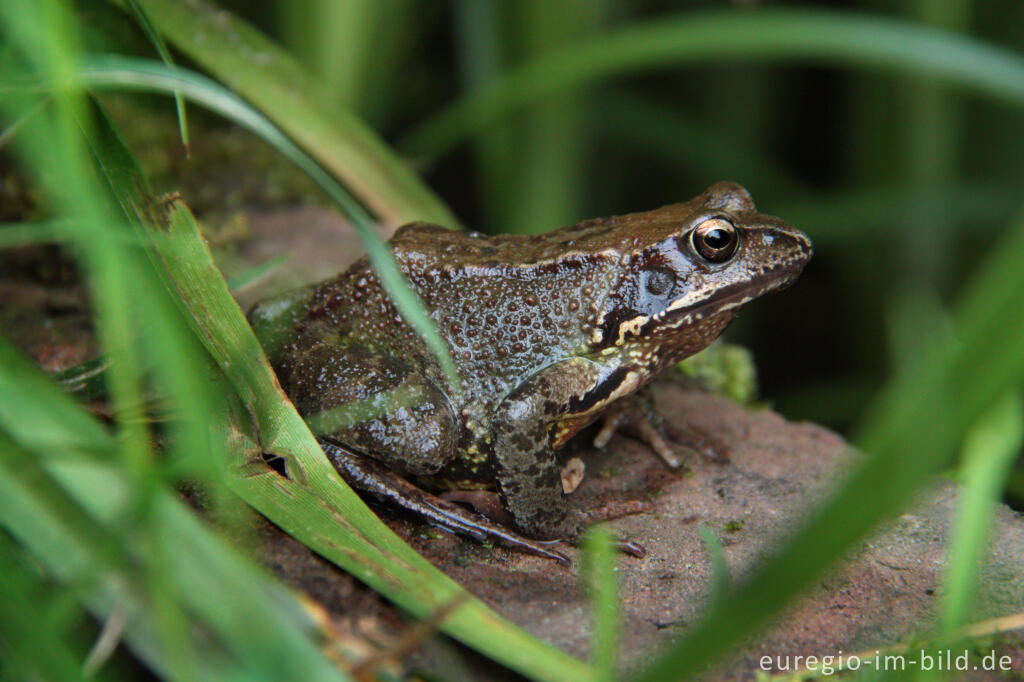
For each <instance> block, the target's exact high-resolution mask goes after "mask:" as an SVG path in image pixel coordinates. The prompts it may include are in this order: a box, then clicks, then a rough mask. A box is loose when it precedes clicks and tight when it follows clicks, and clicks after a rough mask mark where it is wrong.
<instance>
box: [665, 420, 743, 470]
mask: <svg viewBox="0 0 1024 682" xmlns="http://www.w3.org/2000/svg"><path fill="white" fill-rule="evenodd" d="M661 428H662V431H663V432H664V433H665V435H667V436H668V437H669V438H670V439H671V440H672V442H673V443H676V444H678V445H679V446H681V447H684V448H686V449H687V450H693V451H694V452H696V453H698V454H699V455H701V456H703V457H706V458H707V459H709V460H711V461H713V462H722V463H724V462H728V461H729V448H728V447H726V446H725V445H724V444H723V443H722V442H721V441H720V440H718V439H717V438H715V437H714V436H712V435H711V434H710V433H708V432H707V431H705V430H704V429H701V428H699V427H696V426H692V425H691V426H686V427H678V426H674V425H672V424H669V423H667V422H666V423H664V424H662V427H661Z"/></svg>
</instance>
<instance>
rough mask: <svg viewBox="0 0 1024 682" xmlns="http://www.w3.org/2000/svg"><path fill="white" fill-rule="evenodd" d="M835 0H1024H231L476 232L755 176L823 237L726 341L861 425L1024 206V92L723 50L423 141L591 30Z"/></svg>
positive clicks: (1013, 17) (834, 422) (664, 199)
mask: <svg viewBox="0 0 1024 682" xmlns="http://www.w3.org/2000/svg"><path fill="white" fill-rule="evenodd" d="M821 5H827V6H830V7H841V8H843V9H847V10H862V11H867V12H872V13H874V14H875V15H877V16H882V17H891V18H898V19H905V20H908V21H910V22H914V23H915V24H917V25H922V26H928V27H934V28H937V29H941V30H944V31H949V32H952V33H955V34H963V35H968V36H972V37H975V38H978V39H980V40H984V41H990V42H992V43H994V44H997V45H1000V46H1002V47H1005V48H1007V49H1010V50H1015V51H1019V50H1021V49H1022V45H1024V34H1022V33H1021V31H1020V30H1019V27H1020V26H1021V25H1024V4H1021V3H1019V2H1015V1H1014V0H1005V1H1003V2H998V1H995V2H970V1H969V0H906V1H903V2H900V1H897V0H892V1H885V2H883V1H878V0H876V1H863V2H844V3H784V2H733V3H729V2H710V1H699V2H698V1H694V2H664V1H656V0H652V1H644V0H639V1H631V2H615V1H614V0H575V1H573V0H559V1H556V2H496V1H490V0H465V1H463V2H444V3H416V2H408V1H405V0H366V1H351V2H344V3H339V2H332V1H331V0H316V1H315V2H307V3H302V5H301V8H300V7H299V6H297V5H296V4H294V3H288V2H281V3H273V2H262V3H259V2H254V3H249V2H246V3H242V2H239V3H234V6H233V9H234V10H235V11H237V12H238V13H240V14H242V15H243V16H247V17H249V18H250V19H251V20H252V21H254V22H256V23H258V24H259V25H261V27H262V28H263V29H264V30H265V31H267V32H268V33H270V34H271V35H274V36H277V37H278V38H279V39H280V40H282V41H283V42H284V43H285V45H287V46H288V47H289V48H290V49H291V50H292V51H293V52H294V53H295V54H296V55H298V56H299V57H301V58H302V59H303V61H304V62H305V63H306V64H308V66H309V68H310V69H311V70H312V71H313V72H314V73H315V74H317V77H318V82H319V83H320V84H321V85H322V87H323V95H324V97H325V98H327V99H328V101H333V102H337V103H339V104H340V105H344V106H346V107H349V108H351V109H353V110H354V111H355V112H357V113H358V114H359V115H360V116H361V117H363V118H364V119H365V120H366V121H367V122H369V123H370V124H371V125H372V126H373V128H374V129H375V130H377V131H378V132H379V133H380V134H381V135H382V136H383V137H384V138H385V139H387V140H389V141H391V142H393V143H394V144H396V145H397V148H398V151H399V152H403V151H404V152H407V153H408V154H409V159H410V162H411V163H413V164H414V167H415V168H416V169H417V170H418V171H419V172H421V173H422V175H423V176H424V177H425V178H426V180H427V182H429V184H430V185H431V186H432V187H433V188H434V189H435V190H436V191H437V192H438V193H439V194H440V196H441V197H442V198H443V199H444V200H445V201H446V202H447V203H448V204H449V205H450V206H451V207H452V208H453V210H454V211H455V212H456V214H457V215H458V217H459V218H460V219H461V220H462V222H463V223H464V224H465V225H468V226H470V227H472V228H474V229H480V230H483V231H487V232H503V231H523V232H543V231H546V230H548V229H551V228H552V227H554V226H558V225H563V224H568V223H573V222H576V221H578V220H582V219H585V218H589V217H594V216H603V215H611V214H617V213H624V212H629V211H636V210H644V209H647V208H651V207H655V206H660V205H663V204H666V203H672V202H675V201H679V200H684V199H687V198H689V197H691V196H693V195H695V194H697V193H698V192H700V191H702V190H703V189H704V188H705V187H706V186H708V185H710V184H711V183H713V182H715V181H717V180H722V179H728V180H734V181H737V182H740V183H742V184H743V185H745V186H746V187H747V188H748V189H749V190H750V191H751V192H752V194H753V196H754V198H755V200H756V201H757V202H758V206H759V208H761V210H764V211H766V212H768V213H774V214H776V215H779V216H782V217H783V218H785V219H786V220H787V221H789V222H791V223H792V224H794V225H796V226H798V227H799V228H801V229H803V230H804V231H806V232H807V233H808V234H809V235H811V237H812V238H813V240H814V242H815V246H816V254H815V258H814V261H813V263H812V265H811V267H810V268H808V269H807V271H806V272H805V274H804V275H803V277H802V278H801V280H800V282H799V284H798V285H797V286H795V287H794V288H793V289H791V290H789V291H787V292H785V293H784V294H783V295H782V296H779V297H771V298H769V299H766V300H763V301H759V302H758V304H757V305H755V306H751V307H750V308H749V309H747V310H744V311H743V313H742V315H741V316H740V317H739V319H738V320H737V321H736V322H735V323H734V325H733V327H732V328H730V330H729V332H728V338H729V339H731V340H734V341H737V342H740V343H743V344H746V345H748V346H750V347H751V348H752V349H753V350H754V352H755V358H756V362H757V365H758V369H759V372H760V377H761V385H762V395H763V397H764V398H765V399H767V400H769V401H771V403H773V404H774V405H775V406H776V407H778V409H780V410H781V411H782V412H783V413H784V414H786V415H787V416H790V417H792V418H796V419H810V420H814V421H819V422H822V423H825V424H828V425H830V426H833V427H836V428H840V429H846V428H848V427H850V425H851V424H852V423H853V422H854V421H855V420H856V419H857V418H858V417H859V416H860V414H861V411H862V409H863V408H864V406H865V404H866V403H867V401H868V400H869V398H870V396H871V395H872V394H873V393H874V392H875V391H877V389H878V388H879V386H880V385H881V383H882V382H883V380H884V378H885V377H886V376H888V374H889V373H890V372H891V371H892V370H893V368H894V367H898V366H900V365H901V364H902V363H903V361H904V359H905V358H906V357H908V356H912V355H913V354H914V353H915V352H917V349H918V348H919V344H920V343H921V341H922V338H924V337H926V336H927V335H928V333H929V331H930V330H933V329H934V328H935V327H936V325H941V324H942V318H943V316H944V315H945V309H946V306H947V305H948V302H949V300H950V297H951V295H952V294H953V292H955V291H956V290H957V288H958V287H959V286H960V285H961V284H962V282H963V281H964V278H965V277H966V276H967V275H968V274H969V273H970V272H971V271H972V269H973V268H974V266H975V265H976V264H977V261H978V259H979V258H980V257H981V255H982V254H984V253H985V252H986V249H988V248H989V247H990V246H991V244H992V243H994V241H995V240H996V238H997V234H998V232H999V230H1001V229H1003V228H1004V227H1005V226H1006V225H1007V224H1008V222H1009V220H1010V217H1011V216H1012V215H1013V212H1014V211H1015V210H1017V208H1018V203H1019V201H1020V197H1021V192H1020V187H1021V185H1022V183H1024V164H1022V163H1021V149H1024V125H1022V115H1021V111H1020V109H1019V107H1012V106H1007V105H1006V104H1005V103H1004V102H1000V101H993V100H992V99H991V98H982V97H977V96H975V95H973V94H971V93H969V92H965V91H964V90H963V89H958V88H956V87H952V86H948V85H943V84H941V83H938V82H936V81H934V80H931V79H929V78H927V77H924V76H921V75H913V76H901V75H899V74H895V75H893V74H890V73H888V69H886V68H882V69H878V70H874V69H873V70H870V71H866V70H864V69H856V68H854V69H850V68H835V67H830V66H828V65H816V64H814V63H813V62H814V60H813V59H812V60H806V61H799V62H796V63H791V62H788V61H787V62H783V63H769V62H768V60H764V59H758V58H751V59H741V58H738V57H726V58H708V59H702V60H699V61H697V62H695V63H694V64H684V65H679V66H677V65H674V64H672V63H666V64H660V65H653V66H651V67H647V68H643V69H638V70H637V71H636V72H631V73H623V74H620V75H616V76H615V77H612V78H607V79H602V80H599V81H597V82H592V83H587V84H584V86H583V87H579V88H573V89H572V90H571V91H569V92H555V93H553V95H552V96H549V97H545V98H541V99H538V100H536V101H531V102H529V103H528V104H527V105H526V106H524V107H522V108H520V109H517V110H515V111H513V112H511V113H510V114H509V115H507V116H502V117H501V118H500V119H498V120H495V121H494V122H493V123H490V122H489V123H488V124H487V125H486V126H485V128H484V130H482V131H481V132H480V134H478V135H475V136H473V137H472V138H471V139H468V140H462V141H461V142H460V143H459V144H457V145H455V146H447V145H445V146H444V148H434V147H433V145H432V142H431V140H429V139H428V140H425V141H424V140H422V139H420V141H421V142H423V143H422V144H420V145H419V146H418V148H417V147H416V146H414V145H412V144H411V143H413V142H416V141H417V140H416V134H417V131H422V128H420V126H421V124H423V123H424V121H426V120H429V119H431V118H432V116H434V115H435V114H436V113H437V112H438V111H439V110H441V109H442V108H443V107H444V106H446V105H447V104H448V103H450V102H451V101H452V100H453V99H455V98H457V97H459V96H460V95H461V94H462V93H465V92H466V91H468V90H473V89H477V88H480V87H482V86H485V85H487V84H488V83H491V82H493V81H495V80H496V79H499V78H501V77H502V76H503V75H505V74H507V73H509V72H510V71H512V70H514V69H515V68H516V67H517V66H521V65H522V64H524V63H527V62H529V61H531V60H533V59H536V58H538V57H541V56H543V55H545V54H551V53H552V52H553V51H555V50H558V49H559V48H563V47H565V46H567V45H570V44H572V43H573V42H574V41H580V40H586V39H587V38H592V37H593V36H599V35H601V34H602V33H603V32H606V31H609V30H612V29H615V28H621V27H629V26H630V25H634V24H636V23H638V22H644V23H648V22H650V23H652V24H658V23H659V22H662V23H664V24H668V23H671V22H672V21H674V20H676V19H677V18H679V17H680V16H682V15H683V14H685V13H686V12H689V11H696V10H705V9H729V8H731V9H733V10H734V11H735V12H736V13H737V14H741V13H744V12H747V11H749V10H751V9H759V8H777V7H786V8H792V7H815V6H821ZM708 38H709V39H710V40H711V41H713V40H714V36H713V35H711V36H708ZM808 62H810V63H808ZM435 152H436V153H435ZM979 361H981V359H979Z"/></svg>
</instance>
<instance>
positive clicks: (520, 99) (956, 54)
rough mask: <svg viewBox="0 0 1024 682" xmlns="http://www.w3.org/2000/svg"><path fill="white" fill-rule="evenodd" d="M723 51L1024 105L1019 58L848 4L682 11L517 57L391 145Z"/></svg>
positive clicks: (445, 147) (439, 142)
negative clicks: (845, 8) (871, 73)
mask: <svg viewBox="0 0 1024 682" xmlns="http://www.w3.org/2000/svg"><path fill="white" fill-rule="evenodd" d="M725 59H728V60H732V61H735V60H737V59H747V60H760V61H765V60H775V61H782V60H789V61H797V60H800V61H807V62H813V63H816V64H828V65H834V66H843V67H856V68H858V69H861V70H863V69H877V70H879V71H883V72H890V73H904V74H909V75H928V76H932V77H934V78H935V79H936V80H937V81H942V82H946V83H949V84H951V85H956V86H961V87H964V88H968V89H971V90H974V91H976V92H979V93H981V94H984V95H988V96H990V97H992V98H994V99H997V100H1002V101H1007V102H1010V103H1012V104H1015V105H1018V106H1021V105H1024V58H1021V57H1020V56H1018V55H1016V54H1014V53H1013V52H1010V51H1009V50H1004V49H1001V48H998V47H995V46H993V45H989V44H986V43H982V42H979V41H977V40H972V39H970V38H965V37H962V36H958V35H955V34H950V33H947V32H943V31H939V30H935V29H930V28H923V27H921V26H918V25H915V24H911V23H908V22H904V21H899V20H895V19H885V18H880V17H872V16H866V15H862V14H854V13H852V12H830V11H814V10H789V9H760V10H756V11H742V12H740V11H718V12H714V11H708V12H689V13H685V14H682V15H679V16H677V17H674V18H662V19H658V20H657V21H654V22H650V23H647V24H637V25H635V26H631V27H628V28H622V29H617V30H614V31H609V32H606V33H604V34H602V35H597V36H594V37H593V38H590V39H588V40H583V41H580V42H578V43H576V44H574V45H571V46H569V47H566V48H565V49H562V50H558V51H556V52H553V53H550V54H546V55H544V56H543V57H539V58H537V59H535V60H533V61H531V62H530V63H528V64H524V65H523V66H521V67H519V68H517V69H515V70H513V71H511V72H509V73H508V74H507V75H506V76H505V77H504V78H502V79H501V80H500V81H498V82H495V83H493V84H492V85H489V86H487V87H484V88H481V89H480V90H476V91H473V92H470V93H469V94H467V95H465V96H463V97H462V98H461V99H459V100H457V101H456V102H455V103H453V104H452V105H450V106H448V107H447V108H445V109H444V110H442V111H441V112H439V113H438V114H436V115H435V116H434V117H433V118H431V119H429V120H427V121H426V122H424V123H423V124H421V125H420V126H419V127H418V128H416V129H415V130H413V131H412V132H410V133H409V134H408V135H407V136H406V137H405V139H404V140H403V141H402V142H401V143H400V144H399V149H403V150H406V151H407V152H408V153H409V154H411V155H414V156H415V157H417V158H421V159H434V158H437V157H439V156H441V155H442V154H445V153H447V152H448V151H449V150H451V148H452V147H453V146H455V145H456V144H457V143H459V142H461V141H463V140H465V139H466V138H468V137H470V136H473V135H477V134H479V133H481V132H482V131H484V130H486V129H488V128H489V127H490V126H492V125H494V124H495V122H496V121H498V120H499V119H501V118H503V117H506V116H508V115H510V114H511V113H513V112H515V111H518V110H521V109H522V108H524V107H526V106H528V105H532V104H533V103H535V102H536V101H538V100H541V99H544V98H546V97H550V96H552V95H554V94H559V93H564V92H566V91H567V90H570V89H574V88H578V87H581V86H583V85H586V84H589V83H592V82H594V81H597V80H600V79H604V78H610V77H613V76H617V75H621V74H629V73H636V72H640V71H644V70H649V69H654V68H663V67H666V66H669V65H676V66H678V65H686V64H695V63H698V62H701V61H706V60H725Z"/></svg>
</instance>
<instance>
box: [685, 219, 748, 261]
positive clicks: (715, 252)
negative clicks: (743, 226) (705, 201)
mask: <svg viewBox="0 0 1024 682" xmlns="http://www.w3.org/2000/svg"><path fill="white" fill-rule="evenodd" d="M690 243H691V245H692V246H693V250H694V251H696V252H697V253H698V254H699V255H700V256H701V257H702V258H704V259H705V260H708V261H710V262H712V263H724V262H725V261H727V260H729V259H730V258H732V256H733V254H734V253H736V248H737V247H738V246H739V235H738V234H737V233H736V228H735V227H734V226H733V224H732V223H730V222H729V221H728V220H726V219H725V218H708V219H707V220H705V221H704V222H702V223H701V224H699V225H698V226H697V227H695V228H694V229H693V232H691V233H690Z"/></svg>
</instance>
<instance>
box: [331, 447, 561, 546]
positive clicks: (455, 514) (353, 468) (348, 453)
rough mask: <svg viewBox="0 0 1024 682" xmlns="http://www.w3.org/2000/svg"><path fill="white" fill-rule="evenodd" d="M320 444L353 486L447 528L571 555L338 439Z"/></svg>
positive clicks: (465, 533) (335, 466) (480, 539)
mask: <svg viewBox="0 0 1024 682" xmlns="http://www.w3.org/2000/svg"><path fill="white" fill-rule="evenodd" d="M318 440H319V442H320V447H322V448H323V451H324V453H325V454H326V455H327V457H328V458H329V459H330V460H331V463H332V464H334V468H335V469H337V470H338V473H339V474H341V477H342V478H344V479H345V481H346V482H347V483H348V484H349V485H351V486H352V487H353V488H356V489H357V490H360V491H362V492H364V493H371V494H372V495H374V496H375V497H377V498H379V499H381V500H385V501H387V502H390V503H392V504H395V505H397V506H399V507H401V508H403V509H405V510H407V511H410V512H412V513H414V514H416V515H418V516H420V517H421V518H423V519H425V520H426V521H428V522H429V523H432V524H434V525H436V526H440V527H441V528H444V529H445V530H447V531H449V532H452V533H458V534H461V535H468V536H469V537H472V538H474V539H476V540H478V541H483V540H487V539H491V540H500V541H501V542H504V543H505V544H507V545H510V546H512V547H519V548H521V549H526V550H529V551H531V552H534V553H536V554H539V555H541V556H544V557H548V558H550V559H555V560H557V561H559V562H561V563H569V559H568V557H566V556H565V555H564V554H562V553H561V552H559V551H557V550H554V549H551V547H550V546H549V545H550V544H552V543H548V542H539V541H537V540H531V539H529V538H526V537H523V536H521V535H519V534H517V533H515V532H513V531H511V530H509V529H508V528H505V527H504V526H501V525H499V524H497V523H494V522H492V521H490V520H488V519H486V518H484V517H482V516H479V515H478V514H475V513H473V512H471V511H469V510H468V509H466V508H465V507H461V506H459V505H457V504H453V503H452V502H448V501H446V500H443V499H441V498H440V497H437V496H436V495H432V494H430V493H428V492H426V491H425V490H422V489H420V488H419V487H417V486H415V485H413V484H412V483H410V482H409V481H407V480H405V479H404V478H402V477H401V476H399V475H398V474H396V473H395V472H394V471H392V470H390V469H388V468H387V467H385V466H383V465H382V464H380V463H379V462H376V461H374V460H372V459H370V458H369V457H365V456H362V455H359V454H357V453H355V452H353V451H352V450H350V449H348V448H346V447H345V446H343V445H341V444H340V443H337V442H335V441H332V440H329V439H326V438H319V439H318Z"/></svg>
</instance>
